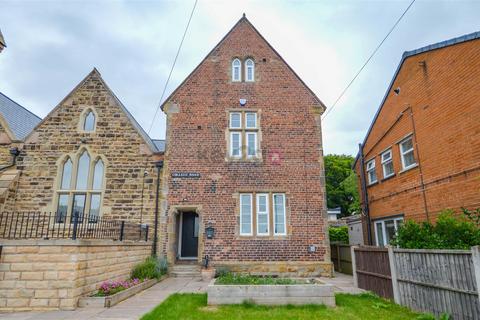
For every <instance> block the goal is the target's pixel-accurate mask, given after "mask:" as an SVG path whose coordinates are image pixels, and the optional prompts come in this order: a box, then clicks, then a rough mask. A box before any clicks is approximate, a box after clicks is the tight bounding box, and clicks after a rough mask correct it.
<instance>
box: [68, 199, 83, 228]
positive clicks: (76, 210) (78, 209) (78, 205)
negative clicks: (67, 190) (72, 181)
mask: <svg viewBox="0 0 480 320" xmlns="http://www.w3.org/2000/svg"><path fill="white" fill-rule="evenodd" d="M84 212H85V195H84V194H75V195H73V207H72V217H71V220H72V221H74V216H75V214H77V215H78V221H79V222H82V220H83V213H84Z"/></svg>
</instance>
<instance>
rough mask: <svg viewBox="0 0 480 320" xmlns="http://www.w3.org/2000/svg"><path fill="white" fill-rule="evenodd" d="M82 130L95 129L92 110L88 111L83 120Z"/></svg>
mask: <svg viewBox="0 0 480 320" xmlns="http://www.w3.org/2000/svg"><path fill="white" fill-rule="evenodd" d="M83 131H88V132H90V131H95V114H94V113H93V111H92V110H90V111H88V113H87V114H86V115H85V119H84V121H83Z"/></svg>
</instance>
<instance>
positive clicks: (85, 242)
mask: <svg viewBox="0 0 480 320" xmlns="http://www.w3.org/2000/svg"><path fill="white" fill-rule="evenodd" d="M0 245H1V246H4V247H21V246H89V247H95V246H151V245H152V241H114V240H109V239H76V240H72V239H48V240H46V239H21V240H10V239H0Z"/></svg>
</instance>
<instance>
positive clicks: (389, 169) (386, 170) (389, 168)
mask: <svg viewBox="0 0 480 320" xmlns="http://www.w3.org/2000/svg"><path fill="white" fill-rule="evenodd" d="M383 174H384V175H385V177H388V176H391V175H392V174H394V171H393V162H392V161H389V162H387V163H385V164H384V165H383Z"/></svg>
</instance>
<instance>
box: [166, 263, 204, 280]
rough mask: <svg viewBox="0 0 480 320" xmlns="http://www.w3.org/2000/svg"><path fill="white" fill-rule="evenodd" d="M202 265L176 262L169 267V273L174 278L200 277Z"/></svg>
mask: <svg viewBox="0 0 480 320" xmlns="http://www.w3.org/2000/svg"><path fill="white" fill-rule="evenodd" d="M201 270H202V267H201V266H200V265H198V264H176V265H174V266H172V268H171V269H170V275H171V276H173V277H176V278H183V277H194V278H197V277H201V276H202V274H201Z"/></svg>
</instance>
